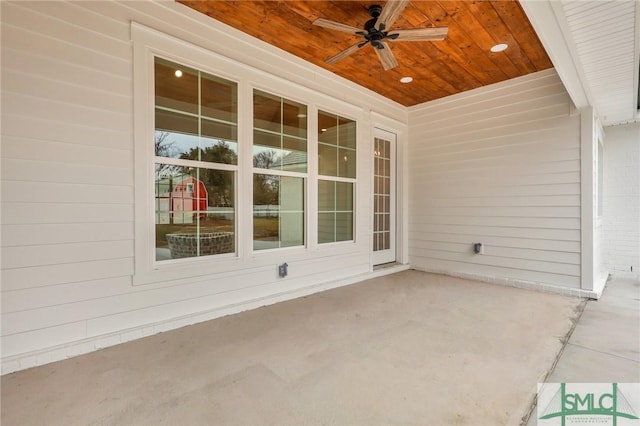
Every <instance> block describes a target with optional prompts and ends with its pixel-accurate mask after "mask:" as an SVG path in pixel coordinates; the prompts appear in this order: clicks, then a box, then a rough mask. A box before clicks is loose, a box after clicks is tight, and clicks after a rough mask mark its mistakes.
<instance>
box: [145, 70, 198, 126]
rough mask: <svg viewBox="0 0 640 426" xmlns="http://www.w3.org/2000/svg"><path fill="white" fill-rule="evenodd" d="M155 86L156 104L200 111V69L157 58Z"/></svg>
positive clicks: (189, 110) (181, 109)
mask: <svg viewBox="0 0 640 426" xmlns="http://www.w3.org/2000/svg"><path fill="white" fill-rule="evenodd" d="M177 71H180V72H182V75H181V76H180V77H178V76H177V75H176V72H177ZM155 86H156V88H155V92H156V93H155V95H156V106H162V107H165V108H170V109H173V110H178V111H184V112H189V113H192V114H197V113H198V71H196V70H194V69H191V68H189V67H185V66H183V65H178V64H175V63H173V62H170V61H166V60H164V59H161V58H156V59H155Z"/></svg>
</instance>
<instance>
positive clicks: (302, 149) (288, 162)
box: [281, 136, 307, 173]
mask: <svg viewBox="0 0 640 426" xmlns="http://www.w3.org/2000/svg"><path fill="white" fill-rule="evenodd" d="M282 146H283V153H284V155H283V157H282V162H281V163H282V170H287V171H290V172H300V173H306V171H307V141H306V139H305V140H301V139H298V138H290V137H286V136H285V137H284V138H283V139H282Z"/></svg>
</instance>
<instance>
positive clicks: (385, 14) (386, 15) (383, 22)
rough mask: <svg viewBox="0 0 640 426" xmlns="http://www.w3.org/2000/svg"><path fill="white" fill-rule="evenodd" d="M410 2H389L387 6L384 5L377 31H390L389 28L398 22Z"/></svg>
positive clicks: (394, 0) (401, 0) (398, 0)
mask: <svg viewBox="0 0 640 426" xmlns="http://www.w3.org/2000/svg"><path fill="white" fill-rule="evenodd" d="M409 1H410V0H389V1H388V2H387V4H385V5H384V9H382V13H381V14H380V16H378V20H377V21H376V29H377V30H380V31H389V28H391V26H392V25H393V23H394V22H396V19H398V17H399V16H400V14H401V13H402V11H403V10H404V8H405V7H407V5H408V4H409Z"/></svg>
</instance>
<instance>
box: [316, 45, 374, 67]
mask: <svg viewBox="0 0 640 426" xmlns="http://www.w3.org/2000/svg"><path fill="white" fill-rule="evenodd" d="M368 43H369V42H368V41H365V42H360V43H357V44H354V45H353V46H351V47H347V48H346V49H344V50H343V51H342V52H340V53H338V54H337V55H335V56H332V57H331V58H329V59H327V60H326V61H325V62H326V63H327V64H335V63H336V62H338V61H339V60H341V59H343V58H346V57H347V56H349V55H351V54H352V53H354V52H356V51H358V50H360V49H362V48H363V47H365V46H366V45H367V44H368Z"/></svg>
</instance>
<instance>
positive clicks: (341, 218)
mask: <svg viewBox="0 0 640 426" xmlns="http://www.w3.org/2000/svg"><path fill="white" fill-rule="evenodd" d="M350 240H353V214H352V213H336V241H350Z"/></svg>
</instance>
